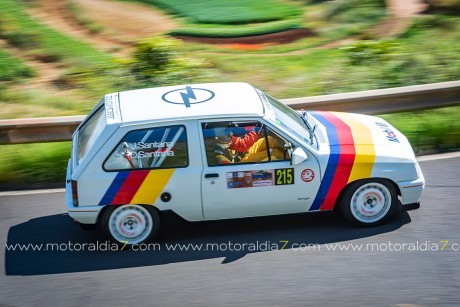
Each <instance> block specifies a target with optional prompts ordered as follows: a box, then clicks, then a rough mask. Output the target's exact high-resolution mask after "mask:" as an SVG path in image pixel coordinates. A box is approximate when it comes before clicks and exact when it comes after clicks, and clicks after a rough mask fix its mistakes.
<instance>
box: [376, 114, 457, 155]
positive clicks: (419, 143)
mask: <svg viewBox="0 0 460 307" xmlns="http://www.w3.org/2000/svg"><path fill="white" fill-rule="evenodd" d="M381 117H383V118H385V119H386V120H387V121H388V122H390V123H391V124H392V125H393V126H395V127H396V128H397V129H398V130H400V131H401V132H402V133H403V134H404V135H405V136H407V138H408V139H409V141H410V143H411V144H412V146H413V147H414V150H415V152H416V153H418V154H426V153H437V152H447V151H453V150H460V121H459V120H458V119H459V118H460V107H450V108H442V109H436V110H425V111H419V112H412V113H400V114H388V115H383V116H381Z"/></svg>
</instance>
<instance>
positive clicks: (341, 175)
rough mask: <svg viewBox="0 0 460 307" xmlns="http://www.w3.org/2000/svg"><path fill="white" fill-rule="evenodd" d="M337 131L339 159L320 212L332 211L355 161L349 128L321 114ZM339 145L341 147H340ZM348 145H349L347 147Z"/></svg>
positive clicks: (330, 116) (333, 118)
mask: <svg viewBox="0 0 460 307" xmlns="http://www.w3.org/2000/svg"><path fill="white" fill-rule="evenodd" d="M322 115H323V116H324V117H325V118H326V119H327V120H328V121H329V122H330V123H331V124H333V125H334V126H335V127H336V129H337V138H338V141H339V142H338V143H339V146H340V157H339V161H338V163H337V168H336V170H335V174H334V179H333V180H332V183H331V186H330V187H329V191H328V192H327V195H326V197H325V199H324V202H323V204H322V205H321V208H320V210H332V209H333V208H334V204H335V202H336V200H337V197H338V196H339V193H340V191H341V190H342V189H343V188H344V187H345V186H346V185H347V183H348V179H349V178H350V174H351V170H352V168H353V163H354V161H355V155H356V151H355V145H354V141H353V135H352V134H351V129H350V127H349V126H348V125H347V124H345V123H344V122H343V121H342V120H340V119H339V118H338V117H337V116H335V115H333V114H331V113H324V114H322ZM340 144H341V145H340ZM349 144H350V145H349Z"/></svg>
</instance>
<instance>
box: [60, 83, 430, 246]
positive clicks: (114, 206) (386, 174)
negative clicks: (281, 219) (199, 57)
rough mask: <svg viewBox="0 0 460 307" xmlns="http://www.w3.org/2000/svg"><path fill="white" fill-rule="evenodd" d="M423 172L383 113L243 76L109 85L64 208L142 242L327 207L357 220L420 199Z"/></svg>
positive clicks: (70, 176)
mask: <svg viewBox="0 0 460 307" xmlns="http://www.w3.org/2000/svg"><path fill="white" fill-rule="evenodd" d="M424 185H425V181H424V177H423V174H422V172H421V170H420V167H419V165H418V163H417V161H416V159H415V155H414V152H413V150H412V148H411V146H410V144H409V142H408V141H407V139H406V137H405V136H404V135H402V134H401V133H400V132H399V131H397V130H396V129H395V128H394V127H392V126H391V125H390V124H389V123H387V122H386V121H384V120H383V119H381V118H378V117H373V116H366V115H358V114H350V113H336V112H319V111H314V112H310V111H309V112H297V111H294V110H292V109H291V108H289V107H287V106H286V105H284V104H282V103H280V102H278V101H277V100H276V99H274V98H272V97H270V96H269V95H267V94H265V93H264V92H262V91H260V90H258V89H256V88H254V87H252V86H251V85H249V84H246V83H209V84H194V85H183V86H171V87H159V88H150V89H142V90H133V91H126V92H119V93H112V94H108V95H105V97H104V98H103V99H102V100H101V101H100V102H99V103H98V104H97V105H96V106H95V107H94V109H93V110H92V111H91V112H90V114H89V115H88V116H87V117H86V119H85V120H84V121H83V122H82V123H81V125H80V126H79V128H78V129H77V130H76V132H75V133H74V135H73V144H72V156H71V159H70V161H69V165H68V169H67V185H66V198H67V199H66V202H67V210H68V213H69V215H70V216H71V217H72V218H74V219H75V220H76V221H78V222H79V223H81V224H82V225H83V226H85V225H86V226H90V225H96V224H97V225H99V226H100V228H101V230H102V231H103V232H105V233H106V235H108V237H109V238H110V239H111V240H114V241H115V242H118V243H120V244H124V243H128V244H139V243H142V242H145V241H147V240H151V239H153V238H154V237H155V235H156V234H157V232H158V229H159V225H160V217H161V213H162V212H164V211H167V210H168V211H171V212H173V213H175V214H177V215H179V216H180V217H182V218H183V219H185V220H187V221H206V220H219V219H234V218H244V217H256V216H268V215H281V214H293V213H307V212H318V211H332V210H334V209H340V210H341V211H342V212H343V214H344V216H345V217H346V218H347V219H348V220H349V221H351V222H352V223H354V224H356V225H359V226H371V225H376V224H380V223H382V222H384V221H386V220H387V219H388V218H390V216H391V215H392V214H393V213H394V212H395V211H396V208H397V207H398V201H400V202H401V204H402V206H403V209H406V210H409V209H414V208H418V207H419V200H420V197H421V194H422V191H423V189H424Z"/></svg>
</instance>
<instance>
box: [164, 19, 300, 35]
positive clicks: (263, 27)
mask: <svg viewBox="0 0 460 307" xmlns="http://www.w3.org/2000/svg"><path fill="white" fill-rule="evenodd" d="M299 24H300V22H299V21H298V20H279V21H274V22H269V23H261V24H254V25H251V26H250V27H248V26H247V25H215V24H206V25H194V26H192V27H184V28H177V29H174V30H172V31H171V32H170V33H169V34H170V35H173V36H179V35H185V36H197V37H244V36H255V35H264V34H270V33H277V32H282V31H286V30H292V29H296V28H299Z"/></svg>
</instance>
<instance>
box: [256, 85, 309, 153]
mask: <svg viewBox="0 0 460 307" xmlns="http://www.w3.org/2000/svg"><path fill="white" fill-rule="evenodd" d="M264 95H265V97H267V99H268V101H269V102H270V104H271V105H272V108H273V112H274V113H275V118H274V121H275V123H276V124H277V125H279V126H281V127H283V128H284V129H286V130H287V131H289V132H290V133H292V134H294V135H295V136H296V137H298V138H299V139H301V140H303V141H304V142H305V143H307V144H310V145H311V146H313V147H314V148H316V149H318V143H317V140H316V136H315V132H314V131H312V132H311V133H312V138H310V132H309V129H308V127H307V125H306V122H305V121H304V119H302V116H301V114H300V113H298V112H296V111H294V110H293V109H291V108H290V107H288V106H286V105H285V104H283V103H281V102H279V101H278V100H276V99H275V98H273V97H270V96H269V95H267V94H265V93H264ZM305 120H306V121H310V122H311V117H308V114H306V115H305ZM312 126H314V125H312Z"/></svg>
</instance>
